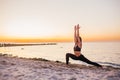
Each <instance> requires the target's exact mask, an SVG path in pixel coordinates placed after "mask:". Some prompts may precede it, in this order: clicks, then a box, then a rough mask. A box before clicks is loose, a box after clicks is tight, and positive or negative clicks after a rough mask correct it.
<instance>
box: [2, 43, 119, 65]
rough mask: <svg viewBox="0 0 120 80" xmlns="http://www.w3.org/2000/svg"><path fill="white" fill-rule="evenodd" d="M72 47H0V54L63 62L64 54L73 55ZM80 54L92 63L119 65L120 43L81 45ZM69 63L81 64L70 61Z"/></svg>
mask: <svg viewBox="0 0 120 80" xmlns="http://www.w3.org/2000/svg"><path fill="white" fill-rule="evenodd" d="M73 46H74V43H57V45H34V46H16V47H15V46H13V47H0V53H6V54H12V55H14V56H20V57H37V58H40V57H41V58H45V59H49V60H54V61H56V60H59V61H62V62H65V54H66V53H68V52H69V53H73ZM82 54H83V55H85V56H86V57H87V58H88V59H90V60H92V61H96V62H101V63H103V62H108V63H115V64H120V42H86V43H83V47H82ZM70 62H72V63H73V62H74V63H82V62H81V61H74V60H72V59H70Z"/></svg>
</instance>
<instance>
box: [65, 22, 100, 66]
mask: <svg viewBox="0 0 120 80" xmlns="http://www.w3.org/2000/svg"><path fill="white" fill-rule="evenodd" d="M79 29H80V27H79V24H78V25H77V26H75V27H74V43H75V45H74V54H71V53H66V64H67V65H68V64H69V57H70V58H72V59H74V60H81V61H83V62H86V63H88V64H91V65H94V66H97V67H102V66H101V65H100V64H98V63H96V62H92V61H90V60H88V59H87V58H86V57H85V56H84V55H83V54H81V49H82V38H81V37H80V35H79Z"/></svg>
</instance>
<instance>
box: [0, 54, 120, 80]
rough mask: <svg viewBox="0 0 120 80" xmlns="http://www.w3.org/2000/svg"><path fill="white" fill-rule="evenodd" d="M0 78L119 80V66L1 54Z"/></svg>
mask: <svg viewBox="0 0 120 80" xmlns="http://www.w3.org/2000/svg"><path fill="white" fill-rule="evenodd" d="M0 80H120V68H113V67H110V66H104V67H103V68H97V67H95V66H90V65H89V66H85V65H81V64H70V65H66V64H65V63H62V62H59V61H49V60H44V59H27V58H18V57H11V56H3V55H1V56H0Z"/></svg>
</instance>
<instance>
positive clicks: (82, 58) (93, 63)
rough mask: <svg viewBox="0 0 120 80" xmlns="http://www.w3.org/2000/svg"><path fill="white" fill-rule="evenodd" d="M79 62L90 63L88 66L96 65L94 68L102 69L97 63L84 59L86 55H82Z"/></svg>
mask: <svg viewBox="0 0 120 80" xmlns="http://www.w3.org/2000/svg"><path fill="white" fill-rule="evenodd" d="M79 60H81V61H83V62H86V63H88V64H92V65H94V66H97V67H102V66H101V65H100V64H98V63H96V62H92V61H90V60H88V59H87V58H86V57H84V55H82V54H81V55H80V56H79Z"/></svg>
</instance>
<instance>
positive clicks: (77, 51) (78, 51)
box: [74, 42, 82, 56]
mask: <svg viewBox="0 0 120 80" xmlns="http://www.w3.org/2000/svg"><path fill="white" fill-rule="evenodd" d="M81 48H82V43H81V42H80V43H76V44H75V46H74V54H75V55H76V56H80V54H81Z"/></svg>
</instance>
